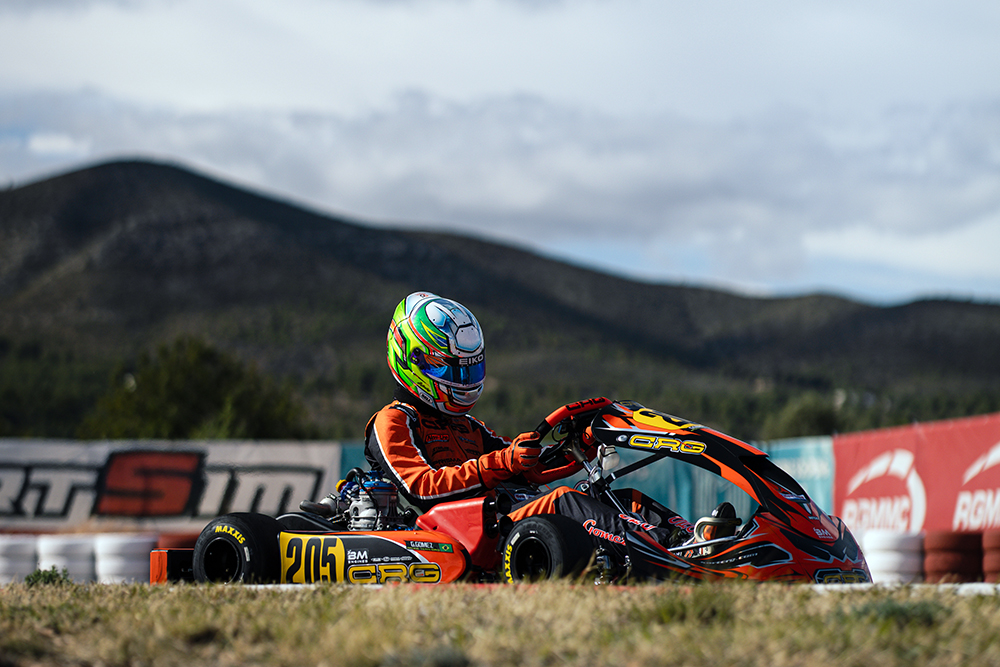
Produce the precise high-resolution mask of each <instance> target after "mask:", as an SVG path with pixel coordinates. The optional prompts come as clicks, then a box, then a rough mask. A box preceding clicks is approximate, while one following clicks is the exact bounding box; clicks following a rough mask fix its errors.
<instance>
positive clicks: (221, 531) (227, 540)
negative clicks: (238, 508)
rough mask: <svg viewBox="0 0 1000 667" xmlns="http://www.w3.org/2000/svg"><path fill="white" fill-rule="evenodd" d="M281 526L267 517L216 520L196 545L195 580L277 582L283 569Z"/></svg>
mask: <svg viewBox="0 0 1000 667" xmlns="http://www.w3.org/2000/svg"><path fill="white" fill-rule="evenodd" d="M280 532H281V524H279V523H278V521H277V520H276V519H273V518H272V517H269V516H266V515H264V514H251V513H236V514H226V515H224V516H220V517H219V518H217V519H214V520H212V521H211V522H210V523H209V524H208V525H207V526H205V529H204V530H202V531H201V535H199V536H198V541H197V542H195V545H194V556H193V562H192V570H193V573H194V579H195V581H201V582H206V581H214V582H221V583H227V584H228V583H237V582H241V583H245V584H246V583H255V584H263V583H273V582H276V581H277V580H278V575H279V574H280V570H281V563H280V555H279V553H278V551H279V549H278V534H279V533H280Z"/></svg>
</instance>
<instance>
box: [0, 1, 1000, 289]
mask: <svg viewBox="0 0 1000 667" xmlns="http://www.w3.org/2000/svg"><path fill="white" fill-rule="evenodd" d="M997 35H1000V3H997V2H995V0H952V1H949V2H947V3H945V2H927V1H921V0H914V1H913V2H907V3H901V2H898V0H892V1H886V0H844V1H842V2H825V3H819V2H801V0H795V1H793V0H787V1H786V0H781V1H776V0H756V1H755V2H746V1H745V0H712V1H711V2H694V1H693V0H692V1H685V2H681V1H674V0H211V2H205V1H204V0H0V188H2V187H10V186H17V185H21V184H25V183H28V182H31V181H33V180H37V179H40V178H43V177H47V176H50V175H53V174H56V173H60V172H65V171H70V170H73V169H77V168H81V167H84V166H87V165H90V164H94V163H97V162H101V161H105V160H110V159H120V158H144V159H155V160H161V161H168V162H173V163H177V164H180V165H182V166H186V167H189V168H192V169H195V170H197V171H200V172H202V173H205V174H207V175H210V176H213V177H217V178H221V179H224V180H227V181H230V182H233V183H236V184H238V185H243V186H249V187H252V188H254V189H256V190H259V191H263V192H264V193H266V194H271V195H276V196H278V197H280V198H282V199H284V200H287V201H291V202H296V203H301V204H304V205H307V206H309V207H311V208H314V209H318V210H320V211H323V212H327V213H331V214H337V215H345V216H349V217H352V218H355V219H357V220H359V221H362V222H364V223H366V224H371V225H378V226H391V227H404V228H411V227H412V228H421V229H427V228H432V229H440V230H447V231H454V232H458V233H462V234H467V235H473V236H477V237H482V238H487V239H491V240H498V241H502V242H505V243H511V244H515V245H518V246H521V247H525V248H528V249H531V250H534V251H537V252H539V253H542V254H544V255H547V256H550V257H555V258H559V259H564V260H568V261H570V262H572V263H575V264H578V265H582V266H587V267H590V268H594V269H597V270H601V271H607V272H612V273H616V274H619V275H623V276H626V277H630V278H637V279H641V280H648V281H655V282H662V283H683V284H690V285H706V286H712V287H720V288H723V289H730V290H735V291H739V292H741V293H746V294H753V295H762V296H786V295H797V294H805V293H811V292H817V291H821V292H826V293H834V294H840V295H843V296H847V297H850V298H856V299H861V300H865V301H868V302H872V303H879V304H896V303H903V302H906V301H910V300H914V299H918V298H932V297H948V298H957V299H973V300H977V301H987V302H991V303H1000V258H998V255H1000V39H998V38H997ZM484 261H488V260H487V258H484Z"/></svg>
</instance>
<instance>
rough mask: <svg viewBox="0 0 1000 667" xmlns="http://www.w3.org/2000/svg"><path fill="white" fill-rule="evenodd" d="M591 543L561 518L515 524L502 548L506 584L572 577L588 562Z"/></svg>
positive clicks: (530, 519) (553, 516)
mask: <svg viewBox="0 0 1000 667" xmlns="http://www.w3.org/2000/svg"><path fill="white" fill-rule="evenodd" d="M593 553H594V543H593V541H592V540H591V539H590V535H588V534H587V531H586V530H584V528H583V526H581V525H580V524H579V523H577V522H576V521H573V520H572V519H570V518H569V517H565V516H562V515H560V514H543V515H540V516H533V517H528V518H527V519H523V520H521V521H518V522H517V523H515V524H514V527H513V528H512V529H511V531H510V534H509V535H507V540H506V542H505V543H504V548H503V578H504V581H506V582H508V583H517V582H521V581H541V580H544V579H558V578H560V577H573V576H576V575H578V574H580V573H581V572H582V571H583V568H585V567H586V566H587V564H588V563H589V562H590V557H591V556H592V555H593Z"/></svg>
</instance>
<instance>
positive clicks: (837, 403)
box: [0, 162, 1000, 438]
mask: <svg viewBox="0 0 1000 667" xmlns="http://www.w3.org/2000/svg"><path fill="white" fill-rule="evenodd" d="M417 289H424V290H431V291H436V292H438V293H440V294H442V295H445V296H449V297H452V298H455V299H457V300H459V301H461V302H463V303H464V304H465V305H467V306H469V307H470V308H471V309H472V310H473V311H474V312H475V313H476V315H477V316H478V317H479V319H480V321H481V323H482V324H483V326H484V328H485V330H486V343H487V354H488V357H487V359H488V361H487V364H488V373H489V381H488V388H487V391H486V394H485V396H484V398H483V399H482V400H481V402H480V405H479V406H477V409H476V414H477V416H479V417H481V418H483V419H485V420H487V421H488V422H490V423H492V424H495V425H497V426H498V427H499V428H500V429H502V430H516V429H522V428H524V427H527V426H531V425H533V424H535V423H537V420H538V418H539V417H540V416H541V415H542V414H543V413H545V412H547V411H548V410H549V409H551V408H552V407H554V406H555V405H556V404H559V403H561V402H565V401H569V400H574V399H577V398H580V397H583V396H587V395H593V394H602V395H609V396H613V397H617V398H632V399H635V400H638V401H640V402H645V403H647V404H649V405H651V406H654V407H656V408H658V409H661V410H665V411H669V412H674V413H678V414H682V415H684V416H685V417H688V418H691V419H696V420H699V421H703V422H705V423H709V424H712V425H716V426H719V427H721V428H724V429H727V430H729V431H731V432H732V433H733V434H734V435H738V436H741V437H744V438H754V437H762V436H775V435H787V434H792V433H797V432H810V431H816V430H817V429H819V430H823V429H827V431H829V430H833V429H837V430H852V429H856V428H864V427H870V426H876V425H884V424H892V423H902V422H907V421H910V420H913V419H919V420H928V419H935V418H942V417H952V416H961V415H966V414H974V413H978V412H988V411H994V410H1000V345H998V344H997V341H998V340H1000V306H997V305H990V304H978V303H963V302H955V301H947V300H938V301H918V302H914V303H910V304H906V305H901V306H896V307H876V306H872V305H867V304H863V303H858V302H854V301H850V300H847V299H843V298H839V297H836V296H830V295H821V294H815V295H806V296H801V297H796V298H781V299H766V298H750V297H746V296H740V295H737V294H731V293H726V292H722V291H718V290H711V289H703V288H697V287H689V286H677V285H658V284H650V283H641V282H634V281H628V280H625V279H622V278H616V277H612V276H609V275H606V274H602V273H599V272H595V271H591V270H587V269H584V268H580V267H576V266H570V265H568V264H565V263H561V262H557V261H553V260H551V259H546V258H543V257H541V256H538V255H536V254H533V253H530V252H526V251H524V250H521V249H517V248H514V247H510V246H504V245H499V244H495V243H490V242H487V241H484V240H480V239H472V238H467V237H462V236H458V235H454V234H440V233H431V232H417V231H406V230H403V229H388V228H376V227H372V226H366V225H363V224H360V223H357V222H353V221H350V220H347V219H345V218H339V217H333V216H329V215H325V214H321V213H318V212H315V211H310V210H307V209H304V208H302V207H298V206H295V205H292V204H290V203H286V202H281V201H277V200H275V199H272V198H268V197H264V196H261V195H259V194H256V193H253V192H249V191H246V190H243V189H240V188H236V187H233V186H231V185H227V184H224V183H221V182H218V181H216V180H213V179H209V178H206V177H204V176H201V175H198V174H195V173H192V172H191V171H188V170H186V169H183V168H180V167H177V166H171V165H165V164H154V163H148V162H116V163H109V164H103V165H98V166H95V167H91V168H88V169H83V170H80V171H76V172H73V173H69V174H65V175H61V176H57V177H54V178H51V179H47V180H44V181H40V182H37V183H32V184H29V185H25V186H22V187H18V188H14V189H10V190H6V191H3V192H0V434H6V435H13V434H19V435H52V436H66V435H72V434H74V433H76V432H77V429H78V427H79V425H80V424H81V423H82V422H83V420H84V419H85V417H86V416H87V415H88V414H90V413H92V411H93V410H94V407H95V405H96V403H97V399H98V397H99V396H101V395H102V394H105V393H106V392H108V391H109V388H110V387H111V385H113V384H114V383H117V382H120V381H121V378H122V377H124V376H125V375H126V374H127V373H128V370H129V368H130V367H133V366H134V365H135V364H136V363H137V361H138V360H139V358H140V355H141V354H142V353H143V352H152V351H153V350H155V349H156V348H157V347H158V346H159V345H161V344H165V343H170V342H172V341H175V340H177V339H178V338H180V337H182V336H186V337H188V338H194V339H197V340H201V341H204V342H205V344H206V345H208V346H211V347H212V348H216V349H219V350H222V351H224V352H225V353H227V354H231V355H233V356H234V357H235V358H237V359H239V360H241V361H242V363H244V364H246V365H247V366H249V367H255V368H256V369H257V370H259V371H260V372H261V373H263V374H266V375H268V376H271V377H274V378H276V379H277V380H279V381H284V382H286V383H288V384H287V386H290V387H292V388H293V391H294V393H295V395H296V397H297V398H298V400H300V401H301V402H302V404H303V405H304V406H305V408H306V414H307V416H308V421H309V422H310V423H311V424H313V425H314V426H315V429H316V430H315V433H318V434H319V435H322V436H325V437H352V438H353V437H359V436H360V435H361V432H362V429H363V427H364V424H365V421H366V420H367V417H368V416H369V415H370V413H371V412H373V411H374V410H376V409H377V408H378V407H380V406H381V405H382V404H384V403H385V402H386V401H387V400H388V398H389V395H390V393H391V383H390V379H389V374H388V371H387V369H386V367H385V362H384V356H383V355H384V340H385V330H386V327H387V324H388V321H389V318H390V316H391V313H392V310H393V308H394V306H395V304H396V303H397V302H398V301H399V300H400V299H401V298H402V297H403V296H405V295H406V294H408V293H409V292H411V291H414V290H417ZM109 383H110V384H109Z"/></svg>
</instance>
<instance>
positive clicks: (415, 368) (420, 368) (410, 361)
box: [386, 292, 486, 415]
mask: <svg viewBox="0 0 1000 667" xmlns="http://www.w3.org/2000/svg"><path fill="white" fill-rule="evenodd" d="M483 350H484V348H483V330H482V329H481V328H480V326H479V322H477V321H476V317H475V316H474V315H473V314H472V311H470V310H469V309H468V308H466V307H465V306H463V305H462V304H460V303H458V302H457V301H452V300H451V299H444V298H441V297H439V296H438V295H436V294H431V293H430V292H414V293H413V294H411V295H409V296H408V297H406V298H405V299H403V300H402V301H400V302H399V305H398V306H396V311H395V312H394V313H393V316H392V323H391V324H390V325H389V334H388V336H387V337H386V357H387V360H388V362H389V369H390V370H391V371H392V374H393V376H395V378H396V380H397V381H398V382H399V383H400V384H401V385H403V386H404V387H406V388H407V389H408V390H409V391H410V393H412V394H413V395H414V396H416V397H417V398H419V399H420V400H421V401H423V402H424V403H426V404H427V405H429V406H431V407H433V408H436V409H437V410H440V411H441V412H443V413H444V414H447V415H464V414H465V413H467V412H468V411H469V410H471V409H472V406H474V405H475V404H476V401H477V400H478V399H479V395H480V394H481V393H482V392H483V380H484V379H485V378H486V356H485V354H484V351H483Z"/></svg>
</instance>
